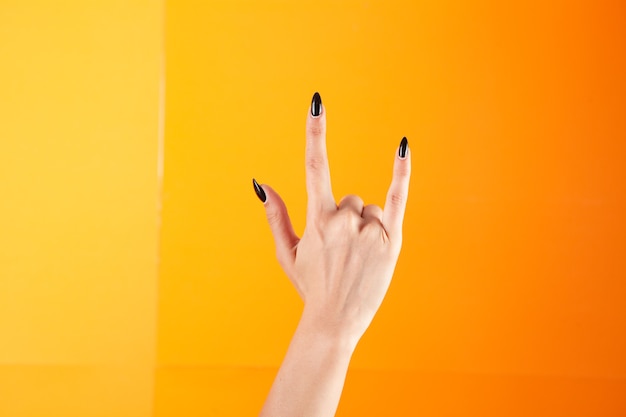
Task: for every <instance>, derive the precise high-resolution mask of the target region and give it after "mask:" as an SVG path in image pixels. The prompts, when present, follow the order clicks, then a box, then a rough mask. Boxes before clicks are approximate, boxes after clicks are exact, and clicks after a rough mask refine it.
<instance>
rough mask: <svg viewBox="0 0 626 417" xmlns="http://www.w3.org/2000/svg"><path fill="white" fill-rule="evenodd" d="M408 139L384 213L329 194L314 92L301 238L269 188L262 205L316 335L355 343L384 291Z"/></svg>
mask: <svg viewBox="0 0 626 417" xmlns="http://www.w3.org/2000/svg"><path fill="white" fill-rule="evenodd" d="M410 156H411V155H410V151H409V149H408V144H407V140H406V138H404V139H402V142H401V144H400V147H399V148H398V151H397V152H396V158H395V163H394V170H393V179H392V181H391V186H390V188H389V191H388V193H387V199H386V202H385V207H384V210H383V209H381V208H380V207H378V206H376V205H367V206H364V203H363V200H361V198H359V197H358V196H355V195H347V196H345V197H343V198H342V199H341V201H340V202H339V204H338V205H337V204H336V203H335V198H334V196H333V192H332V188H331V181H330V170H329V166H328V157H327V153H326V111H325V109H324V107H323V106H322V103H321V99H320V96H319V94H317V93H316V94H315V95H314V97H313V102H312V104H311V111H310V112H309V115H308V118H307V129H306V187H307V195H308V205H307V217H306V227H305V230H304V234H303V235H302V238H301V239H300V238H299V237H298V236H297V235H296V234H295V233H294V230H293V227H292V225H291V221H290V220H289V215H288V214H287V208H286V206H285V203H284V202H283V200H282V199H281V198H280V196H279V195H278V194H277V193H276V192H275V191H274V190H273V189H272V188H271V187H269V186H268V185H262V186H259V185H258V184H257V183H256V181H254V185H255V190H256V191H257V194H259V197H260V198H261V200H262V201H264V205H265V209H266V214H267V220H268V222H269V225H270V228H271V230H272V234H273V236H274V241H275V244H276V255H277V258H278V261H279V262H280V265H281V266H282V268H283V270H284V271H285V273H286V274H287V276H288V277H289V279H290V280H291V282H292V283H293V285H294V286H295V288H296V290H297V291H298V293H299V294H300V296H301V297H302V299H303V300H304V303H305V308H304V312H303V317H304V318H306V319H308V322H309V323H313V324H314V325H315V326H319V327H318V328H317V330H321V331H323V332H330V333H332V334H335V335H342V336H345V337H348V338H349V339H350V340H351V341H352V343H353V344H354V345H356V343H357V342H358V340H359V339H360V337H361V336H362V335H363V333H364V332H365V330H366V329H367V327H368V326H369V324H370V323H371V321H372V319H373V318H374V315H375V314H376V311H378V308H379V307H380V305H381V303H382V301H383V298H384V296H385V294H386V292H387V289H388V288H389V284H390V282H391V277H392V275H393V272H394V269H395V265H396V262H397V259H398V255H399V253H400V247H401V245H402V221H403V218H404V212H405V207H406V201H407V196H408V189H409V177H410V172H411V158H410Z"/></svg>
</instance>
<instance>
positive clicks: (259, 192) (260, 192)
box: [252, 178, 267, 203]
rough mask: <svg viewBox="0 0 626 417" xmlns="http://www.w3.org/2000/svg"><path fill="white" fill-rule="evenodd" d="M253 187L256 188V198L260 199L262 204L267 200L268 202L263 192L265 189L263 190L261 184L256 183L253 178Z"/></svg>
mask: <svg viewBox="0 0 626 417" xmlns="http://www.w3.org/2000/svg"><path fill="white" fill-rule="evenodd" d="M252 185H253V186H254V192H255V193H256V196H257V197H259V200H261V202H262V203H265V200H267V196H266V195H265V191H263V188H261V186H260V185H259V183H258V182H256V180H255V179H254V178H252Z"/></svg>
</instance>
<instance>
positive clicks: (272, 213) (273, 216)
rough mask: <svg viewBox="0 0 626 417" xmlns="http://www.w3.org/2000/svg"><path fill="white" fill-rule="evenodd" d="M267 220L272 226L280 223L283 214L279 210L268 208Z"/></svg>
mask: <svg viewBox="0 0 626 417" xmlns="http://www.w3.org/2000/svg"><path fill="white" fill-rule="evenodd" d="M266 217H267V222H268V223H269V224H270V226H273V225H276V224H279V223H280V222H281V219H282V216H281V213H280V212H279V211H278V210H268V211H267V213H266Z"/></svg>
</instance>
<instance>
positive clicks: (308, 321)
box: [298, 305, 361, 356]
mask: <svg viewBox="0 0 626 417" xmlns="http://www.w3.org/2000/svg"><path fill="white" fill-rule="evenodd" d="M298 331H301V332H303V333H306V334H307V335H308V336H309V337H310V339H311V341H312V342H313V343H316V344H320V345H324V346H327V347H328V348H330V349H333V350H335V351H337V352H338V353H343V354H348V355H349V356H351V355H352V353H353V352H354V350H355V349H356V345H357V343H358V342H359V340H360V338H361V334H360V333H359V332H357V331H356V330H355V326H351V325H349V323H345V322H342V321H339V320H334V319H332V318H330V317H329V315H327V314H322V313H320V312H318V311H316V310H314V309H313V308H307V306H306V305H305V307H304V311H303V312H302V316H301V317H300V323H299V324H298Z"/></svg>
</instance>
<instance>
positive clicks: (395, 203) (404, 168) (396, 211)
mask: <svg viewBox="0 0 626 417" xmlns="http://www.w3.org/2000/svg"><path fill="white" fill-rule="evenodd" d="M410 178H411V152H410V150H409V143H408V141H407V139H406V138H402V141H401V142H400V146H399V147H398V152H397V153H396V160H395V162H394V165H393V178H392V180H391V185H390V186H389V191H387V200H386V201H385V208H384V210H383V226H384V227H385V230H386V231H387V233H388V234H389V237H390V239H391V240H394V239H396V238H398V237H401V236H402V221H403V220H404V212H405V209H406V201H407V198H408V195H409V179H410Z"/></svg>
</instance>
